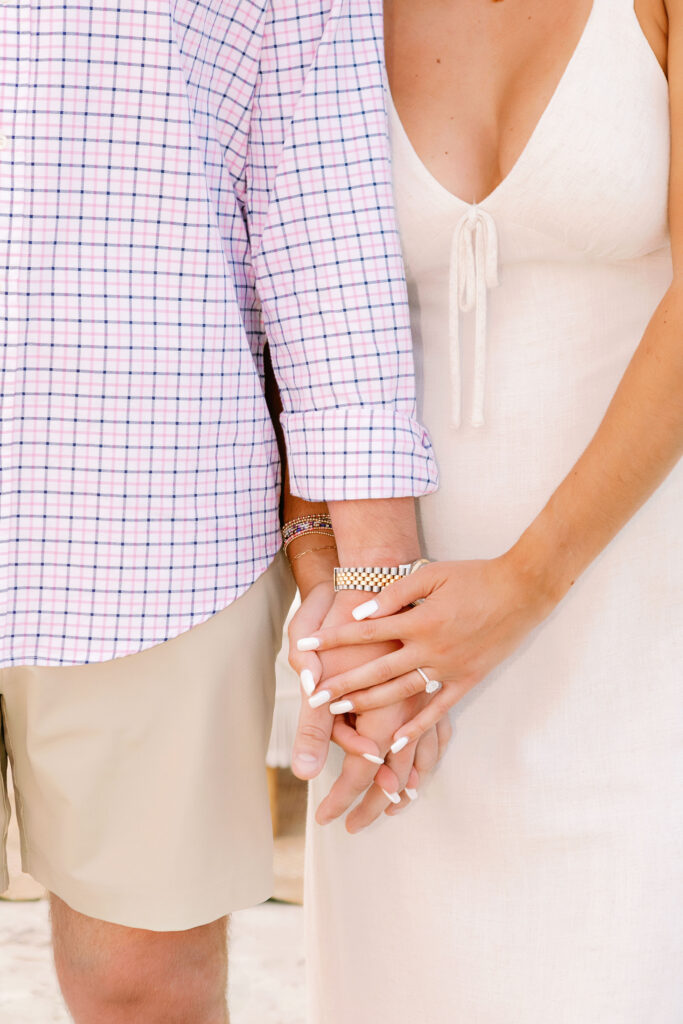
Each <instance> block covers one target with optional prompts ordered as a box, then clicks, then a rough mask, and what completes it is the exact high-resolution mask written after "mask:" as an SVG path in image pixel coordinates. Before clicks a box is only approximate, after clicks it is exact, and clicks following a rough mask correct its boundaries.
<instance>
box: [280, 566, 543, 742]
mask: <svg viewBox="0 0 683 1024" xmlns="http://www.w3.org/2000/svg"><path fill="white" fill-rule="evenodd" d="M513 551H514V549H513ZM416 601H419V602H420V603H419V604H417V605H416V606H415V607H410V606H411V605H413V603H414V602H416ZM555 601H556V598H554V597H551V596H549V595H548V593H546V591H545V590H544V589H543V588H542V587H541V586H540V585H539V584H538V583H537V582H536V579H535V578H534V577H532V578H529V576H528V575H527V573H526V572H525V571H524V570H523V569H522V567H521V566H520V564H519V563H518V561H517V560H516V558H515V557H514V555H513V552H510V553H509V554H507V555H503V556H501V557H500V558H495V559H491V560H489V561H471V562H435V563H432V564H431V565H427V566H425V567H423V568H422V569H420V570H419V571H418V572H416V573H414V574H413V575H411V576H408V577H406V578H405V579H402V580H399V581H398V582H396V583H393V584H392V585H391V586H390V587H387V588H386V589H385V590H384V591H382V593H381V594H378V595H377V596H376V597H374V598H373V599H372V600H369V601H366V602H364V603H363V604H361V605H359V606H358V607H357V608H356V609H354V611H353V616H354V618H356V619H357V620H360V621H357V622H355V623H347V624H345V625H342V626H336V627H334V628H325V629H323V630H319V631H317V632H315V633H314V635H313V636H312V637H306V638H304V639H303V642H301V641H300V643H301V644H302V646H303V647H304V648H307V649H309V650H310V649H311V647H313V646H315V650H316V652H317V653H320V652H323V651H327V650H330V649H331V648H335V647H338V646H345V647H348V646H355V645H363V644H370V643H373V644H374V643H377V642H386V641H394V642H395V641H399V642H400V643H401V645H402V646H401V648H400V649H399V650H395V651H393V652H391V653H389V654H387V655H385V656H383V657H380V658H377V659H375V660H374V661H372V662H369V663H365V664H364V665H361V666H359V667H357V668H354V669H352V670H350V671H346V672H343V673H340V674H338V675H335V676H333V677H331V678H326V679H325V680H324V682H323V683H322V684H321V686H320V687H318V690H317V694H316V696H318V695H319V696H318V700H320V697H321V696H322V695H323V694H324V695H325V699H326V701H327V702H328V704H329V706H330V710H331V711H332V713H333V714H348V713H355V714H357V715H362V714H364V713H366V712H368V711H371V710H374V709H377V708H382V707H386V706H388V705H392V704H395V703H398V702H400V701H405V700H409V699H411V698H414V697H415V696H416V695H417V694H419V693H425V691H426V692H427V693H433V694H434V696H433V697H432V699H431V700H430V701H429V703H428V705H427V706H426V707H425V708H423V709H422V710H421V711H419V712H418V713H417V715H415V716H414V717H413V719H412V720H411V721H410V722H408V723H407V724H405V725H403V726H402V727H401V728H400V729H397V730H396V732H395V734H394V737H393V739H394V743H393V745H392V750H393V751H394V752H395V753H396V752H398V751H400V750H401V749H404V748H405V747H407V746H408V745H410V744H413V743H415V742H416V741H417V740H418V739H419V738H420V737H421V736H422V735H423V734H424V733H425V732H426V731H427V730H428V729H431V728H432V727H433V726H434V725H435V724H436V723H437V722H438V721H439V719H440V718H442V717H443V715H445V714H446V713H447V712H448V710H449V709H450V708H451V707H452V706H453V705H454V704H455V703H456V702H457V701H459V700H460V698H461V697H463V696H464V695H465V694H466V693H467V692H468V691H469V690H471V689H472V687H473V686H475V685H476V684H477V683H478V682H480V681H481V680H482V679H483V678H484V677H485V676H487V675H488V674H489V672H490V671H491V670H492V669H493V668H495V667H496V666H497V665H499V664H500V662H502V661H503V660H504V659H505V658H507V657H508V656H509V655H510V654H512V652H513V651H514V650H515V649H516V648H517V647H518V646H519V644H520V643H521V642H522V641H523V640H524V638H525V637H526V636H527V635H528V633H529V632H530V631H531V630H532V629H533V628H534V627H535V626H536V625H538V624H539V623H540V622H541V621H542V620H543V619H544V618H545V617H546V616H547V615H548V614H549V612H550V611H551V610H552V607H553V606H554V603H555ZM316 641H317V644H316ZM418 669H421V670H422V673H424V675H422V674H421V673H420V672H419V671H418ZM425 677H426V678H425Z"/></svg>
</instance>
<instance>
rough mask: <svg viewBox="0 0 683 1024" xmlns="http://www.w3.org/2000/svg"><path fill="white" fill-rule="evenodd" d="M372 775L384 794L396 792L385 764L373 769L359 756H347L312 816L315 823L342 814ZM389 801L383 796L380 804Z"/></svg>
mask: <svg viewBox="0 0 683 1024" xmlns="http://www.w3.org/2000/svg"><path fill="white" fill-rule="evenodd" d="M375 776H377V780H378V781H377V785H378V786H379V787H380V789H386V791H387V793H397V792H398V789H399V786H398V779H397V778H396V775H395V774H394V772H393V771H391V769H390V768H388V767H387V766H386V765H382V766H381V767H380V768H377V766H376V765H372V764H370V763H369V762H368V761H365V760H364V759H363V758H359V757H353V756H348V755H347V757H346V758H345V759H344V765H343V767H342V771H341V774H340V776H339V778H338V779H337V780H336V782H335V783H334V785H333V786H332V789H331V790H330V792H329V793H328V794H327V796H326V797H325V799H324V800H323V801H322V802H321V803H320V805H319V807H318V809H317V811H316V815H315V818H316V821H317V822H318V824H319V825H327V824H329V823H330V822H331V821H334V819H335V818H339V817H340V816H341V815H342V814H344V813H345V812H346V811H347V810H348V809H349V807H351V805H352V804H353V803H355V801H356V800H357V799H358V797H359V796H361V794H362V793H364V792H365V791H366V789H367V788H368V786H372V784H373V782H374V781H375ZM390 802H391V801H390V797H389V796H387V797H386V798H385V800H384V805H385V806H386V805H388V804H389V803H390ZM379 813H381V811H380V812H379Z"/></svg>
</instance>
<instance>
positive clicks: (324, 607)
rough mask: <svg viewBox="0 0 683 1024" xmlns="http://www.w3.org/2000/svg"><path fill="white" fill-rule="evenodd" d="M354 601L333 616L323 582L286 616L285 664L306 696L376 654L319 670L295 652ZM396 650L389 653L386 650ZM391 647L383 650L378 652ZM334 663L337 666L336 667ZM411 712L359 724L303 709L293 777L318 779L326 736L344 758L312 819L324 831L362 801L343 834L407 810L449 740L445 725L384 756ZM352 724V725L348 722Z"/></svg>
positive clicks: (333, 656) (352, 655)
mask: <svg viewBox="0 0 683 1024" xmlns="http://www.w3.org/2000/svg"><path fill="white" fill-rule="evenodd" d="M357 601H358V596H357V595H353V594H349V593H347V594H344V595H339V598H338V601H337V604H338V605H341V606H340V607H337V608H335V607H334V606H335V599H334V591H333V588H332V585H331V584H330V583H329V582H323V583H320V584H317V585H316V586H313V587H312V588H311V589H310V590H309V591H308V593H307V594H306V597H305V598H304V600H303V602H302V604H301V607H300V608H299V610H298V611H297V613H296V614H295V615H294V616H293V618H292V621H291V623H290V627H289V640H290V663H291V664H292V667H293V668H294V669H295V670H296V671H297V672H298V673H299V675H300V678H301V679H302V689H304V690H305V691H306V693H307V694H310V692H311V689H312V687H315V684H316V683H317V682H318V681H319V680H320V679H321V677H322V675H323V671H324V670H325V669H329V670H331V671H334V670H335V667H336V669H337V671H338V672H339V671H341V670H342V669H346V668H347V667H348V665H349V659H350V661H351V664H352V665H355V664H357V663H358V660H359V658H360V659H363V660H367V659H368V658H371V657H372V656H373V654H376V653H377V651H380V652H382V648H377V649H376V650H375V651H373V650H372V649H371V648H369V647H367V648H365V650H362V651H361V650H358V649H355V650H354V649H349V650H348V651H345V652H344V651H340V652H332V653H328V654H327V655H324V656H323V657H324V658H325V660H326V661H327V663H328V664H327V665H324V664H323V662H322V661H321V659H320V658H319V657H318V654H317V653H316V652H305V651H304V652H301V651H299V650H298V648H297V640H298V639H299V637H301V636H302V635H303V634H310V633H311V632H312V631H314V630H316V629H319V628H320V627H321V626H322V625H323V621H324V620H328V621H331V620H332V619H334V618H337V619H338V620H341V621H342V622H344V621H346V620H347V619H348V618H349V617H350V613H351V609H352V608H353V606H354V604H356V603H357ZM393 646H395V645H393ZM387 649H388V650H390V649H391V647H385V648H384V650H387ZM340 659H341V660H340ZM415 710H416V701H415V700H413V701H411V702H404V703H403V704H402V705H399V706H397V707H395V708H391V709H387V710H385V711H380V712H375V713H374V714H370V715H365V716H363V719H362V720H361V719H360V718H356V716H352V719H350V718H348V717H347V716H344V715H338V716H334V717H333V716H332V715H330V712H329V708H328V707H326V706H322V707H319V708H317V709H315V708H311V707H310V705H309V704H308V701H304V702H303V704H302V708H301V715H300V720H299V728H298V732H297V738H296V742H295V746H294V753H293V756H292V768H293V771H294V772H295V774H296V775H298V776H299V777H300V778H303V779H311V778H314V777H315V776H316V775H318V774H319V772H320V770H321V769H322V766H323V764H324V762H325V759H326V756H327V747H328V744H329V739H330V733H332V739H334V741H335V742H336V743H337V745H338V746H340V747H341V749H342V750H343V751H344V752H345V753H346V755H347V757H346V759H345V761H344V765H343V768H342V772H341V774H340V776H339V778H338V779H337V780H336V781H335V783H334V785H333V787H332V790H331V793H330V795H329V796H328V797H326V799H325V800H324V801H323V803H322V804H321V808H320V809H319V812H318V815H317V817H318V821H319V823H320V824H326V823H327V822H330V821H333V820H334V819H335V818H337V817H340V816H341V815H342V814H344V813H345V812H346V811H347V810H348V809H349V808H350V807H351V805H352V804H353V803H354V802H355V801H356V800H357V799H358V798H359V797H363V799H362V800H361V802H360V803H359V805H358V807H356V808H354V810H353V812H352V813H351V815H349V819H348V822H347V825H348V828H349V830H350V831H353V832H357V831H360V830H361V829H362V828H365V827H366V826H367V825H369V824H370V823H371V822H372V821H374V820H375V818H377V817H378V816H379V815H380V814H381V813H382V812H383V811H385V810H386V811H387V813H397V812H398V811H400V810H401V809H402V808H403V807H405V806H407V805H409V804H410V803H412V802H413V801H414V800H415V799H416V796H417V792H418V790H419V788H420V787H421V785H422V784H423V783H424V780H425V778H426V777H427V776H428V775H429V773H430V772H431V771H432V770H433V769H434V767H435V765H436V763H437V761H438V760H440V758H441V757H442V756H443V753H444V751H445V748H446V746H447V744H448V741H449V739H450V735H451V730H450V723H449V722H448V720H447V719H446V720H445V721H444V722H443V723H440V725H439V728H438V730H437V729H436V728H435V729H433V730H430V731H429V732H428V733H427V734H426V735H425V736H423V737H422V738H421V739H420V741H419V743H416V744H411V745H410V746H406V747H405V749H404V750H402V751H400V752H399V753H397V754H392V753H390V752H389V747H390V745H391V740H392V735H393V732H394V731H395V730H396V728H398V727H399V726H400V725H402V724H403V723H404V722H405V721H407V720H408V719H409V718H410V717H411V716H412V715H413V714H414V713H415ZM351 721H353V724H350V722H351Z"/></svg>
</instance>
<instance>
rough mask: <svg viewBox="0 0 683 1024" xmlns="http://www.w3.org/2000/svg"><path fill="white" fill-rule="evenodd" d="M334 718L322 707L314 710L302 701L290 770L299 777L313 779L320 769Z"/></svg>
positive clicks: (327, 746)
mask: <svg viewBox="0 0 683 1024" xmlns="http://www.w3.org/2000/svg"><path fill="white" fill-rule="evenodd" d="M333 724H334V720H333V718H332V716H331V715H330V714H329V712H327V711H326V710H325V709H324V708H323V710H322V711H314V710H313V709H312V708H310V707H309V706H308V704H307V703H306V702H305V701H304V702H302V704H301V710H300V712H299V725H298V727H297V731H296V737H295V739H294V749H293V751H292V771H293V772H294V774H295V775H296V776H298V778H300V779H314V778H315V777H316V775H319V774H320V772H321V771H322V769H323V767H324V765H325V761H326V760H327V752H328V750H329V746H330V736H331V735H332V726H333Z"/></svg>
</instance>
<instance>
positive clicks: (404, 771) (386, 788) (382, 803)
mask: <svg viewBox="0 0 683 1024" xmlns="http://www.w3.org/2000/svg"><path fill="white" fill-rule="evenodd" d="M413 757H414V747H413V748H411V749H408V748H406V750H405V751H404V752H403V753H402V754H401V755H398V756H394V757H393V758H392V763H391V765H389V763H388V762H387V765H385V766H384V767H383V768H380V770H379V771H378V772H377V776H376V778H375V785H374V786H372V788H371V789H369V790H368V792H367V793H366V794H365V796H364V797H363V799H362V800H361V802H360V803H359V804H358V806H357V807H354V808H353V810H352V811H351V813H350V814H349V815H348V817H347V819H346V828H347V831H349V832H352V833H354V834H355V833H357V832H362V831H363V829H365V828H367V827H368V826H369V825H372V823H373V822H374V821H376V820H377V819H378V818H379V817H380V815H381V814H382V812H383V811H387V812H388V811H389V810H395V811H398V810H400V809H401V807H402V806H403V805H406V804H408V803H409V802H411V801H410V797H409V796H408V794H407V793H406V792H405V787H406V785H407V784H408V779H409V778H410V777H411V774H412V769H413ZM418 781H419V776H418Z"/></svg>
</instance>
